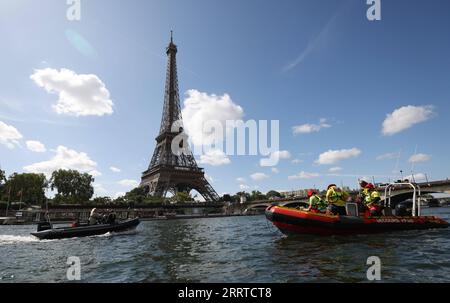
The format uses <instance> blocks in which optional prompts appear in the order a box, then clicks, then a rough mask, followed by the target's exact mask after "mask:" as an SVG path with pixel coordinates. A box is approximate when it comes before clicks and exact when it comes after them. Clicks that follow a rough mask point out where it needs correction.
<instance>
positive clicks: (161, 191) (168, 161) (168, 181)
mask: <svg viewBox="0 0 450 303" xmlns="http://www.w3.org/2000/svg"><path fill="white" fill-rule="evenodd" d="M177 51H178V49H177V46H176V45H175V44H174V43H173V32H172V31H170V43H169V45H168V46H167V48H166V54H167V75H166V84H165V90H164V106H163V114H162V118H161V126H160V129H159V134H158V136H157V137H156V147H155V150H154V152H153V157H152V159H151V161H150V165H149V167H148V169H147V170H146V171H145V172H143V173H142V178H141V186H142V187H145V188H146V191H147V192H148V193H149V194H150V195H152V196H156V197H165V196H166V194H167V193H168V192H171V193H173V194H176V193H177V192H190V191H191V190H193V189H195V190H197V191H198V192H199V193H200V194H201V195H202V196H203V198H204V199H205V200H206V201H217V200H218V199H219V196H218V195H217V193H216V191H215V190H214V189H213V187H212V186H211V185H210V184H209V182H208V181H207V180H206V178H205V173H204V171H203V169H202V168H199V167H198V166H197V162H196V161H195V158H194V156H193V154H192V152H191V150H190V149H189V145H188V143H187V136H186V135H185V134H184V132H183V123H182V116H181V108H180V95H179V91H178V75H177V60H176V54H177ZM180 137H181V138H182V139H181V141H180V142H177V143H176V144H175V146H176V145H178V146H180V148H181V149H182V150H181V152H174V151H173V150H172V141H173V140H177V139H179V138H180Z"/></svg>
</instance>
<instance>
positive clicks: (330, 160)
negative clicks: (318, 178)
mask: <svg viewBox="0 0 450 303" xmlns="http://www.w3.org/2000/svg"><path fill="white" fill-rule="evenodd" d="M360 154H361V151H360V150H359V149H357V148H352V149H341V150H329V151H327V152H324V153H322V154H320V156H319V159H317V160H316V164H319V165H328V164H335V163H338V162H339V161H341V160H345V159H348V158H353V157H357V156H359V155H360Z"/></svg>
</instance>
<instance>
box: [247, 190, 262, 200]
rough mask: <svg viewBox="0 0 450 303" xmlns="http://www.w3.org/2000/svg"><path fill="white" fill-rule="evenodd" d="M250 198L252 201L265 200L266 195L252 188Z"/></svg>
mask: <svg viewBox="0 0 450 303" xmlns="http://www.w3.org/2000/svg"><path fill="white" fill-rule="evenodd" d="M250 199H251V200H252V201H255V200H265V199H266V196H265V195H263V193H262V192H260V191H259V190H254V191H252V194H251V195H250Z"/></svg>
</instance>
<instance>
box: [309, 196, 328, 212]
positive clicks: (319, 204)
mask: <svg viewBox="0 0 450 303" xmlns="http://www.w3.org/2000/svg"><path fill="white" fill-rule="evenodd" d="M309 205H310V206H311V207H313V208H317V209H322V208H326V207H327V204H326V203H325V201H323V199H322V198H321V197H320V196H319V195H313V196H311V198H309Z"/></svg>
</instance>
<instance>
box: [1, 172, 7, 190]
mask: <svg viewBox="0 0 450 303" xmlns="http://www.w3.org/2000/svg"><path fill="white" fill-rule="evenodd" d="M5 182H6V173H5V171H4V170H1V169H0V186H2V185H3V184H4V183H5Z"/></svg>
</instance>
